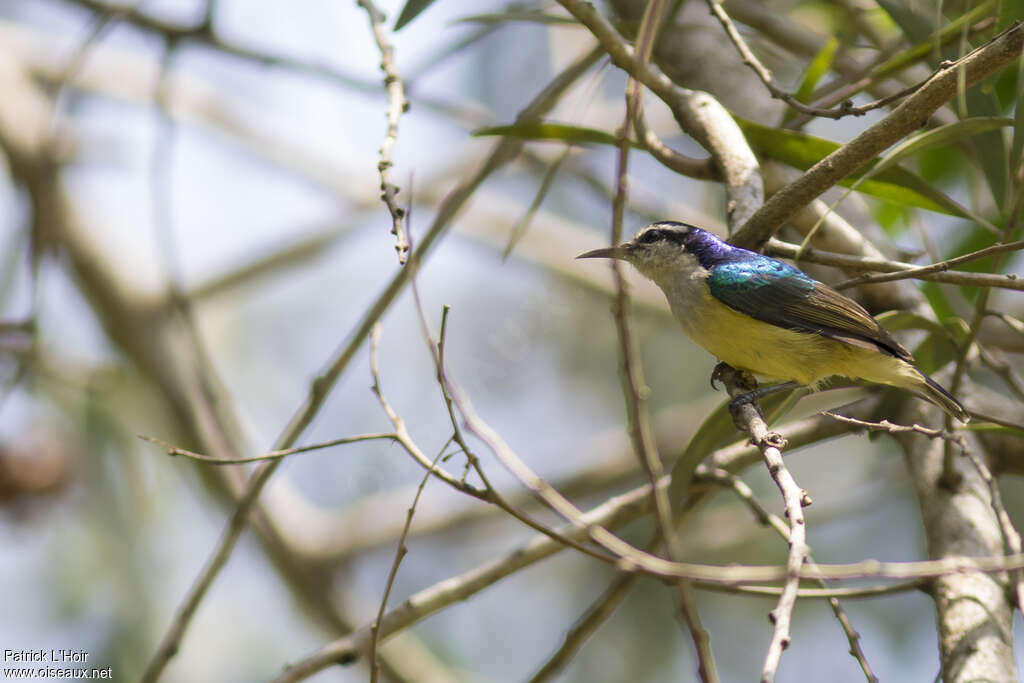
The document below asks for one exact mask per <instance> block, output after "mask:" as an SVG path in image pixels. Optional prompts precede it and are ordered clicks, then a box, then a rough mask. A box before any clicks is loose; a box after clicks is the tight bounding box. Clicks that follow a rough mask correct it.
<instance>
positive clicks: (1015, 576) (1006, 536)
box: [961, 446, 1024, 614]
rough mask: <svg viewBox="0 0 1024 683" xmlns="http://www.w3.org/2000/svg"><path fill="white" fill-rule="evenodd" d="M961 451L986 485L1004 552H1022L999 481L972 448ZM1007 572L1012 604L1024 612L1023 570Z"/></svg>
mask: <svg viewBox="0 0 1024 683" xmlns="http://www.w3.org/2000/svg"><path fill="white" fill-rule="evenodd" d="M961 452H962V453H963V454H964V455H965V456H966V457H967V459H968V460H970V461H971V464H972V465H974V469H976V470H977V471H978V474H979V475H981V478H982V480H983V481H984V482H985V485H986V486H987V487H988V491H989V496H990V497H991V501H990V502H991V506H992V512H993V513H995V516H996V519H997V520H998V521H999V531H1000V533H1001V534H1002V536H1003V547H1004V550H1005V552H1006V554H1007V555H1019V554H1020V553H1021V552H1022V550H1021V539H1020V534H1019V533H1018V532H1017V529H1015V528H1014V526H1013V521H1012V520H1011V519H1010V515H1009V513H1008V512H1007V511H1006V506H1005V505H1003V496H1002V494H1001V493H1000V492H999V482H997V481H996V478H995V477H994V476H992V471H991V470H990V469H989V467H988V465H987V464H985V460H984V459H983V458H982V457H981V456H980V455H978V454H977V453H975V452H974V450H973V449H970V448H966V447H963V446H962V447H961ZM1009 574H1010V582H1011V583H1012V584H1013V597H1014V604H1016V606H1017V610H1018V611H1019V612H1021V614H1024V571H1021V570H1020V569H1016V570H1013V571H1010V572H1009Z"/></svg>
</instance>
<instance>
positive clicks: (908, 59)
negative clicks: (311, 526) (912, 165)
mask: <svg viewBox="0 0 1024 683" xmlns="http://www.w3.org/2000/svg"><path fill="white" fill-rule="evenodd" d="M1015 1H1019V0H1015ZM996 2H997V0H985V2H983V3H981V4H980V5H978V6H977V7H975V8H974V9H972V10H971V11H970V12H967V13H966V14H963V15H961V16H959V17H957V18H956V19H954V20H953V21H951V22H950V23H949V24H947V25H946V26H945V27H943V28H942V30H940V31H939V33H938V36H928V37H927V38H925V39H924V40H923V41H921V42H917V43H916V44H915V45H913V46H912V47H909V48H907V49H905V50H903V51H901V52H898V53H896V54H895V55H893V56H892V57H890V58H889V59H887V60H885V61H884V62H882V63H881V64H879V65H878V66H876V67H875V68H874V69H872V70H871V73H870V78H869V79H865V85H864V88H866V87H867V84H868V83H878V82H879V81H881V80H884V79H885V78H886V77H888V76H891V75H892V74H894V73H896V72H898V71H902V70H903V69H905V68H906V67H908V66H910V65H911V64H914V63H916V62H918V61H921V60H923V59H926V58H927V57H928V56H929V55H930V54H932V53H934V52H935V48H936V45H944V44H946V43H947V42H949V41H950V40H954V39H957V38H959V36H960V34H961V32H962V30H963V27H964V26H965V25H971V24H975V23H977V22H978V21H979V20H981V19H984V18H985V17H987V16H990V15H991V14H992V11H993V10H994V9H995V7H996ZM864 88H860V89H859V90H856V91H855V92H851V93H850V96H851V97H852V96H853V95H855V94H856V93H859V92H861V91H862V90H863V89H864Z"/></svg>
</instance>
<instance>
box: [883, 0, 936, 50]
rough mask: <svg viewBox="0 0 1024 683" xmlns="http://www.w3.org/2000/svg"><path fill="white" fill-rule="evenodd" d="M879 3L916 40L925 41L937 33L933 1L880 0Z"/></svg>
mask: <svg viewBox="0 0 1024 683" xmlns="http://www.w3.org/2000/svg"><path fill="white" fill-rule="evenodd" d="M878 4H879V5H880V6H881V7H882V9H884V10H885V11H886V13H887V14H888V15H889V16H890V17H892V20H893V21H895V22H896V23H897V24H898V25H899V27H900V28H901V29H903V32H904V33H906V34H907V37H908V38H910V39H911V40H913V41H914V42H918V43H920V42H923V41H925V40H927V39H928V38H929V36H932V35H933V34H934V33H935V29H936V28H938V27H937V26H936V25H935V20H936V19H937V18H938V17H937V16H936V12H935V8H934V7H933V6H932V5H931V3H918V2H911V1H910V0H878Z"/></svg>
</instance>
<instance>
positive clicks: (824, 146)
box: [736, 118, 971, 218]
mask: <svg viewBox="0 0 1024 683" xmlns="http://www.w3.org/2000/svg"><path fill="white" fill-rule="evenodd" d="M736 123H737V124H739V127H740V129H741V130H742V131H743V133H744V135H746V137H747V141H748V142H750V144H751V146H753V147H754V149H755V150H757V151H758V152H760V153H761V154H763V155H765V156H769V157H771V158H773V159H776V160H778V161H781V162H782V163H784V164H788V165H790V166H793V167H795V168H799V169H801V170H807V169H809V168H810V167H811V166H813V165H814V164H816V163H818V162H819V161H821V160H822V159H824V158H825V157H827V156H828V155H829V154H831V153H832V152H834V151H836V150H837V149H839V147H840V145H839V143H837V142H832V141H831V140H825V139H824V138H819V137H815V136H813V135H808V134H807V133H801V132H799V131H794V130H786V129H782V128H771V127H769V126H763V125H761V124H759V123H754V122H753V121H747V120H746V119H740V118H737V119H736ZM875 163H877V160H876V161H874V162H871V163H869V164H866V165H865V166H863V167H861V168H860V169H858V170H857V171H854V172H853V173H851V174H850V175H848V176H847V177H846V178H844V179H843V180H841V181H840V182H839V184H840V185H843V186H845V187H850V186H852V185H854V184H855V183H857V180H858V179H859V178H860V177H861V176H863V175H865V174H866V173H868V171H870V170H871V168H872V167H873V166H874V164H875ZM857 191H859V192H863V193H864V194H869V195H872V196H874V197H879V198H880V199H886V200H889V201H891V202H895V203H897V204H901V205H904V206H916V207H918V208H921V209H928V210H929V211H935V212H937V213H944V214H948V215H950V216H959V217H962V218H970V217H971V216H970V215H969V212H968V211H967V210H966V209H965V208H964V207H962V206H960V205H959V204H957V203H956V202H954V201H953V200H952V199H950V198H949V197H947V196H946V195H945V194H943V193H942V192H939V191H938V190H937V189H935V187H933V186H932V185H930V184H929V183H927V182H925V181H924V180H923V179H922V178H921V177H920V176H918V175H916V174H914V173H912V172H911V171H908V170H907V169H905V168H903V167H902V166H893V167H892V168H887V169H885V170H883V171H882V172H880V173H878V174H875V175H874V176H873V177H871V178H869V179H866V180H864V181H863V182H861V183H859V184H857Z"/></svg>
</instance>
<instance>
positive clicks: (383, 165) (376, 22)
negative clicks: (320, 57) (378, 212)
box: [356, 0, 409, 265]
mask: <svg viewBox="0 0 1024 683" xmlns="http://www.w3.org/2000/svg"><path fill="white" fill-rule="evenodd" d="M356 4H357V5H359V6H360V7H362V8H363V9H364V10H366V14H367V16H368V17H369V19H370V28H371V29H372V31H373V39H374V41H376V43H377V49H378V50H380V69H381V71H383V72H384V87H385V88H386V89H387V91H388V111H387V120H388V127H387V134H386V135H385V136H384V143H383V144H382V145H381V146H380V162H379V163H378V164H377V171H378V173H379V174H380V193H381V194H380V198H381V200H382V201H383V202H384V205H385V206H387V208H388V213H390V214H391V234H392V235H394V236H395V251H396V252H397V253H398V262H399V263H400V264H403V265H404V264H405V261H406V255H407V253H408V251H409V238H408V236H407V235H406V230H405V225H404V219H405V210H404V209H403V208H402V207H400V206H399V205H398V202H397V201H396V199H395V198H396V197H397V196H398V191H399V188H398V186H397V185H395V184H394V183H393V182H391V166H392V162H391V150H392V148H393V147H394V146H395V142H396V141H397V139H398V119H399V118H400V117H401V116H402V114H403V113H404V112H406V111H408V110H409V101H408V100H406V99H405V85H404V84H403V82H402V77H401V75H400V74H399V73H398V67H396V66H395V49H394V47H393V46H392V45H391V43H390V42H389V41H388V29H387V17H386V16H385V15H384V13H383V12H382V11H381V10H380V9H379V8H378V7H377V5H375V4H374V3H373V0H356Z"/></svg>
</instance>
